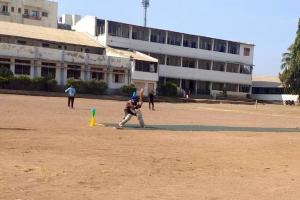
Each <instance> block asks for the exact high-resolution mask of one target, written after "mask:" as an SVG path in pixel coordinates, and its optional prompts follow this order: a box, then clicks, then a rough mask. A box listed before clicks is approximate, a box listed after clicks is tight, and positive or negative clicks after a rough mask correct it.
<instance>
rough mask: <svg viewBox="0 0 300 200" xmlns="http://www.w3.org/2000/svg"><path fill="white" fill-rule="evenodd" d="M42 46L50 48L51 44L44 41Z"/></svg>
mask: <svg viewBox="0 0 300 200" xmlns="http://www.w3.org/2000/svg"><path fill="white" fill-rule="evenodd" d="M42 47H45V48H49V47H50V44H48V43H43V44H42Z"/></svg>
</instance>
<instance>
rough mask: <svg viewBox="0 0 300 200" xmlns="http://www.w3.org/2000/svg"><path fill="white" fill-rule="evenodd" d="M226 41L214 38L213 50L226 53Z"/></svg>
mask: <svg viewBox="0 0 300 200" xmlns="http://www.w3.org/2000/svg"><path fill="white" fill-rule="evenodd" d="M226 46H227V44H226V41H224V40H215V45H214V51H218V52H222V53H226Z"/></svg>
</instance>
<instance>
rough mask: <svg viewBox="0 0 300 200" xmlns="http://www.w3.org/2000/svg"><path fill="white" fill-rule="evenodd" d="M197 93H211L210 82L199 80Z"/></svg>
mask: <svg viewBox="0 0 300 200" xmlns="http://www.w3.org/2000/svg"><path fill="white" fill-rule="evenodd" d="M197 93H198V94H203V95H210V82H205V81H198V82H197Z"/></svg>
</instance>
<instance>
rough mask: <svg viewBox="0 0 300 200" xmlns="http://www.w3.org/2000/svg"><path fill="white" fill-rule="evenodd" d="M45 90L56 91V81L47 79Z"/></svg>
mask: <svg viewBox="0 0 300 200" xmlns="http://www.w3.org/2000/svg"><path fill="white" fill-rule="evenodd" d="M46 90H47V91H49V92H54V91H56V90H57V81H56V80H55V79H48V80H47V82H46Z"/></svg>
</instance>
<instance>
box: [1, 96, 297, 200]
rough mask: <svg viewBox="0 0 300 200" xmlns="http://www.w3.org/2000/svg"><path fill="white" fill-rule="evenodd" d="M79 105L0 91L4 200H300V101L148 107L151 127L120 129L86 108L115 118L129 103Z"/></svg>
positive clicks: (145, 110)
mask: <svg viewBox="0 0 300 200" xmlns="http://www.w3.org/2000/svg"><path fill="white" fill-rule="evenodd" d="M75 106H76V108H75V110H70V109H68V108H67V106H66V98H50V97H31V96H15V95H0V199H5V200H17V199H18V200H48V199H51V200H52V199H53V200H61V199H63V200H77V199H80V200H81V199H82V200H90V199H92V200H98V199H103V200H110V199H113V200H114V199H117V200H119V199H120V200H121V199H122V200H123V199H124V200H144V199H159V200H165V199H167V200H177V199H182V200H194V199H195V200H202V199H203V200H223V199H226V200H235V199H237V200H265V199H266V200H298V199H300V189H299V188H300V130H299V129H295V128H297V127H300V107H284V106H278V105H277V106H276V105H265V106H263V105H259V106H258V109H257V110H256V109H255V107H254V106H245V105H222V104H220V105H209V104H169V103H160V104H157V111H155V112H150V111H149V110H148V108H147V105H146V104H145V105H144V107H143V114H144V119H145V122H146V124H147V125H149V126H150V125H151V127H152V129H146V130H140V129H137V128H132V129H124V130H114V129H113V128H112V127H102V126H96V127H95V128H90V127H89V117H90V113H89V110H90V109H91V108H92V107H95V108H96V109H97V115H96V120H97V123H117V122H118V121H119V120H120V119H121V117H122V110H123V107H124V102H118V101H104V100H88V99H76V101H75ZM131 123H132V124H136V123H137V120H136V119H133V120H132V121H131ZM165 125H177V126H176V127H175V128H174V127H173V128H172V127H171V126H169V128H170V127H171V128H172V130H171V129H170V130H168V128H167V129H164V130H160V128H161V127H163V126H165ZM183 125H185V126H183ZM186 126H190V127H196V129H197V131H183V130H181V127H186ZM253 127H254V128H253ZM264 128H265V129H264ZM175 129H176V130H175ZM231 129H232V131H230V130H231Z"/></svg>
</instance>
